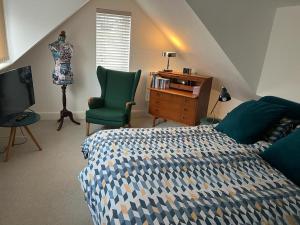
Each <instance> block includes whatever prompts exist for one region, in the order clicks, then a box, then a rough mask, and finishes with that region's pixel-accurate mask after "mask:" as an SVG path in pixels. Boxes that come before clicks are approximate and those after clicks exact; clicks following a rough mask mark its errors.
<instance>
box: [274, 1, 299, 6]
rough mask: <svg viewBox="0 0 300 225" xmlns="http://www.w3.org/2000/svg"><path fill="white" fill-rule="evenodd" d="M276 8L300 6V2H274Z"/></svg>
mask: <svg viewBox="0 0 300 225" xmlns="http://www.w3.org/2000/svg"><path fill="white" fill-rule="evenodd" d="M276 1H277V2H278V7H285V6H294V5H300V0H276Z"/></svg>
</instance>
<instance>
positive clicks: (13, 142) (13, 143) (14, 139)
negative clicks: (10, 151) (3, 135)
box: [12, 128, 17, 146]
mask: <svg viewBox="0 0 300 225" xmlns="http://www.w3.org/2000/svg"><path fill="white" fill-rule="evenodd" d="M16 133H17V128H16V130H15V132H14V136H13V141H12V146H15V141H16Z"/></svg>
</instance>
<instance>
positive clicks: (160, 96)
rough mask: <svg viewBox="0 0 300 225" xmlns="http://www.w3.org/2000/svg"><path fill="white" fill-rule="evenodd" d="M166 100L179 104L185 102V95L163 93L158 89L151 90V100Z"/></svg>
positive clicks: (166, 101) (165, 101)
mask: <svg viewBox="0 0 300 225" xmlns="http://www.w3.org/2000/svg"><path fill="white" fill-rule="evenodd" d="M151 100H153V101H156V102H164V103H166V104H167V103H168V104H178V103H179V102H180V104H181V103H183V100H184V97H182V96H178V95H172V94H168V93H162V92H158V91H150V101H151Z"/></svg>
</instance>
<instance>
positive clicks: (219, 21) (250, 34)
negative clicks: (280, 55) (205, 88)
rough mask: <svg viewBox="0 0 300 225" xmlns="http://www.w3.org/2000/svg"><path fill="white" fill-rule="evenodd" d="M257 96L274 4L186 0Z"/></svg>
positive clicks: (267, 1) (243, 0) (257, 0)
mask: <svg viewBox="0 0 300 225" xmlns="http://www.w3.org/2000/svg"><path fill="white" fill-rule="evenodd" d="M187 2H188V4H189V5H190V6H191V7H192V9H193V10H194V11H195V13H196V14H197V15H198V16H199V18H200V19H201V21H202V22H203V23H204V24H205V26H206V28H207V29H208V30H209V31H210V32H211V34H212V36H213V37H214V38H215V39H216V41H217V42H218V43H219V45H220V46H221V48H222V49H223V50H224V52H225V53H226V55H227V56H228V57H229V59H230V60H231V62H232V63H233V64H234V65H235V67H236V68H237V70H238V71H239V72H240V74H241V75H242V77H243V78H244V79H245V80H246V81H247V83H248V84H249V85H250V87H251V89H252V90H253V91H254V92H256V89H257V85H258V82H259V79H260V76H261V72H262V68H263V63H264V59H265V54H266V50H267V47H268V42H269V37H270V32H271V29H272V24H273V19H274V15H275V10H276V7H277V4H276V1H274V0H263V1H262V0H250V1H249V0H226V1H220V0H187Z"/></svg>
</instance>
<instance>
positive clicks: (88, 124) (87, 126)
mask: <svg viewBox="0 0 300 225" xmlns="http://www.w3.org/2000/svg"><path fill="white" fill-rule="evenodd" d="M90 125H91V124H90V123H88V122H86V136H87V137H88V136H89V135H90Z"/></svg>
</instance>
